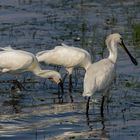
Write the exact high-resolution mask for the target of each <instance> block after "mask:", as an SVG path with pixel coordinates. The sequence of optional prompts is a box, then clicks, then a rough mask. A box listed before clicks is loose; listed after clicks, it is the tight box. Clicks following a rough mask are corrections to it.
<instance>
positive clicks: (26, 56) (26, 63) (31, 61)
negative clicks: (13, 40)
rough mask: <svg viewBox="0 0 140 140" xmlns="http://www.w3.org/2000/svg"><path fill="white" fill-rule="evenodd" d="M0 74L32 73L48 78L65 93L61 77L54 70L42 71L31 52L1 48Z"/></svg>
mask: <svg viewBox="0 0 140 140" xmlns="http://www.w3.org/2000/svg"><path fill="white" fill-rule="evenodd" d="M0 50H2V51H0V72H1V73H12V74H17V73H23V72H25V71H30V72H32V73H34V74H35V75H36V76H39V77H42V78H48V79H50V80H52V81H54V82H55V83H56V84H58V85H60V86H61V89H62V91H63V83H62V79H61V75H60V74H59V73H58V72H56V71H53V70H42V69H41V68H40V66H39V63H38V61H37V58H36V57H35V55H33V54H32V53H30V52H27V51H22V50H15V49H12V48H11V47H5V48H0Z"/></svg>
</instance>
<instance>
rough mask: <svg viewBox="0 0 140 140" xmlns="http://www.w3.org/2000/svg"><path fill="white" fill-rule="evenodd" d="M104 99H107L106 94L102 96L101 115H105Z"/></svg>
mask: <svg viewBox="0 0 140 140" xmlns="http://www.w3.org/2000/svg"><path fill="white" fill-rule="evenodd" d="M104 101H105V96H103V97H102V103H101V109H100V111H101V117H104Z"/></svg>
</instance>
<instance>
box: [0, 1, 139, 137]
mask: <svg viewBox="0 0 140 140" xmlns="http://www.w3.org/2000/svg"><path fill="white" fill-rule="evenodd" d="M139 13H140V2H139V1H138V0H135V1H133V2H132V1H129V0H127V1H121V0H120V1H119V0H118V1H115V0H112V1H107V0H105V1H103V2H100V3H99V2H98V1H96V0H77V1H74V0H71V1H67V0H55V1H51V0H46V1H43V0H12V1H11V0H4V1H3V0H0V45H1V46H2V47H5V46H8V45H9V44H10V45H12V46H13V47H14V48H16V49H23V50H26V51H30V52H33V53H36V52H38V51H41V50H44V49H51V48H53V47H54V46H56V45H59V44H60V43H62V42H65V43H67V44H69V45H73V46H76V47H81V48H84V49H86V50H88V51H89V52H90V54H91V55H92V59H93V61H98V60H100V59H102V57H105V56H107V50H106V49H105V48H104V39H105V37H106V35H108V34H110V33H112V32H119V33H121V34H122V35H123V38H124V42H125V44H126V46H127V47H128V49H129V50H130V51H131V52H132V54H133V55H134V56H135V57H137V60H138V61H140V48H138V47H137V46H135V45H133V44H134V41H133V37H132V32H133V29H132V25H133V24H139V23H140V14H139ZM42 67H43V68H46V66H44V65H42ZM47 68H48V69H55V70H60V72H61V73H62V76H64V74H65V70H64V69H63V68H60V67H52V66H47ZM139 75H140V67H139V66H134V65H132V63H131V61H130V60H129V58H128V56H127V55H126V54H125V53H124V51H123V50H122V49H119V59H118V63H117V78H116V81H115V83H114V84H113V85H112V88H111V90H110V93H111V94H112V96H111V100H110V102H109V103H108V107H107V105H106V107H105V112H104V118H101V116H100V100H101V96H100V94H96V95H95V96H94V97H93V100H92V102H91V105H90V113H89V116H88V117H87V116H86V115H85V104H86V101H85V99H84V98H83V97H82V96H81V95H82V91H83V87H82V83H83V82H82V81H83V76H84V71H83V70H81V69H78V70H76V71H75V72H74V73H73V83H74V87H73V92H72V95H73V99H74V102H73V103H71V101H70V97H69V93H68V91H67V89H68V81H67V80H66V82H65V95H64V99H63V100H64V103H60V102H59V99H58V93H57V92H58V87H57V85H55V84H53V83H51V82H50V81H48V80H45V79H41V78H38V77H35V76H33V75H32V74H31V73H25V74H23V75H21V76H19V77H18V78H19V80H20V81H21V82H22V83H23V85H24V86H25V87H26V89H27V90H23V91H20V92H19V91H11V87H12V86H13V85H12V83H10V82H8V81H9V80H12V79H14V78H15V77H14V76H11V75H9V74H5V75H1V79H0V83H1V84H0V140H3V139H4V140H19V139H21V140H25V139H26V140H55V139H57V140H58V139H59V140H67V139H80V140H87V139H95V140H96V139H97V140H98V139H111V140H122V139H123V140H132V139H133V140H138V139H139V137H140V95H139V92H140V78H139ZM4 81H5V82H4Z"/></svg>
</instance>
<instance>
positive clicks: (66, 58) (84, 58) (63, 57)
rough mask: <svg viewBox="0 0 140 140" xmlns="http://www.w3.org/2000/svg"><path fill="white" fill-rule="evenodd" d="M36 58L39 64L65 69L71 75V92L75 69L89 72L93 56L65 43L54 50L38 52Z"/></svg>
mask: <svg viewBox="0 0 140 140" xmlns="http://www.w3.org/2000/svg"><path fill="white" fill-rule="evenodd" d="M36 57H37V59H38V61H39V62H44V63H46V64H54V65H61V66H63V67H65V69H66V71H67V74H68V75H69V91H70V92H71V88H72V72H73V69H74V68H75V67H82V68H84V69H85V70H87V68H88V66H89V65H91V63H92V62H91V56H90V54H89V53H88V52H87V51H86V50H84V49H81V48H76V47H73V46H68V45H66V44H64V43H62V44H61V46H56V47H55V48H54V49H52V50H45V51H41V52H38V53H37V54H36Z"/></svg>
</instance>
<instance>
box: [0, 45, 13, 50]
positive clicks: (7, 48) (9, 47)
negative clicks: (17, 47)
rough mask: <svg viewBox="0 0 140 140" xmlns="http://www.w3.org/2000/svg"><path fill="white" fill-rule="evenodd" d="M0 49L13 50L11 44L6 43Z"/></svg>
mask: <svg viewBox="0 0 140 140" xmlns="http://www.w3.org/2000/svg"><path fill="white" fill-rule="evenodd" d="M0 50H3V51H9V50H14V49H13V48H12V47H11V45H8V46H7V47H0Z"/></svg>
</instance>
